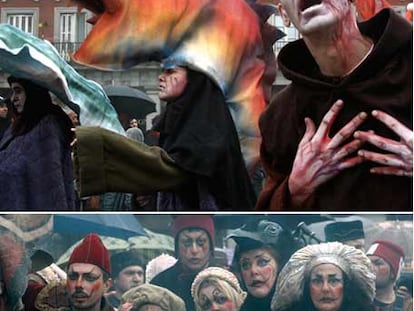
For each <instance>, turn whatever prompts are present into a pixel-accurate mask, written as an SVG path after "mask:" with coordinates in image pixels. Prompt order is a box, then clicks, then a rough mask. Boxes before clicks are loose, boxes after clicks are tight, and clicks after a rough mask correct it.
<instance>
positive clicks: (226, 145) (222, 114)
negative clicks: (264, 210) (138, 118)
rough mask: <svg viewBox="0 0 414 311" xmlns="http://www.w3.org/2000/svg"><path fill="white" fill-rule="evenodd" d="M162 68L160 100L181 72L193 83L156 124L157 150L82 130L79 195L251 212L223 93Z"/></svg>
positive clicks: (203, 78) (161, 206)
mask: <svg viewBox="0 0 414 311" xmlns="http://www.w3.org/2000/svg"><path fill="white" fill-rule="evenodd" d="M164 66H165V72H164V73H163V74H161V75H160V89H161V91H160V97H161V94H162V90H163V89H165V87H164V88H161V86H164V85H165V83H166V82H165V81H164V80H167V81H170V80H169V79H171V78H173V79H176V78H177V76H175V75H174V74H175V72H184V71H185V72H186V75H187V76H186V81H185V87H183V89H182V90H181V92H180V93H177V94H174V96H173V97H171V99H168V100H167V108H166V110H165V112H164V114H163V115H162V116H161V120H160V122H159V123H158V125H157V131H159V132H160V139H159V148H157V147H149V146H147V145H145V144H142V143H134V142H133V141H132V140H130V139H125V138H122V137H121V136H119V135H116V134H114V133H111V132H109V131H106V130H103V129H99V128H90V127H88V128H85V127H79V128H77V131H76V132H77V134H76V136H77V141H78V142H77V146H76V149H75V163H76V172H77V174H78V176H77V179H78V180H79V181H81V185H80V191H81V193H83V194H94V193H98V192H102V191H104V192H105V191H116V192H130V193H146V192H154V191H158V202H157V209H158V210H167V211H173V210H185V211H188V210H210V211H211V210H252V209H253V208H254V205H255V201H256V197H255V194H254V191H253V188H252V185H251V183H250V178H249V176H248V173H247V169H246V166H245V162H244V159H243V156H242V153H241V150H240V144H239V140H238V135H237V132H236V128H235V126H234V122H233V119H232V116H231V114H230V111H229V108H228V106H227V105H226V103H225V97H224V95H223V93H222V91H221V90H220V88H219V87H218V86H217V85H216V84H215V83H214V82H213V81H212V80H211V79H210V78H209V77H208V76H207V75H206V74H204V73H200V72H197V71H194V70H192V69H189V68H187V67H182V66H178V67H177V66H175V65H174V67H172V68H169V67H168V64H164ZM165 76H167V78H165ZM174 81H175V80H174ZM183 83H184V82H183ZM172 86H174V85H172Z"/></svg>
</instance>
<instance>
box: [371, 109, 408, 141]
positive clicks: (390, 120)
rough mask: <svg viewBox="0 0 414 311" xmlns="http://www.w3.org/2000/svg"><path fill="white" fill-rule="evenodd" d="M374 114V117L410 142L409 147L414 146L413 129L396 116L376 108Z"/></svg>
mask: <svg viewBox="0 0 414 311" xmlns="http://www.w3.org/2000/svg"><path fill="white" fill-rule="evenodd" d="M372 115H373V117H374V118H376V119H378V120H379V121H381V122H382V123H384V124H385V125H386V126H388V127H389V128H390V129H391V130H392V131H393V132H395V133H396V134H397V135H398V136H400V137H401V139H402V140H403V141H404V142H406V143H407V144H408V146H409V147H411V148H413V131H412V130H410V129H409V128H408V127H406V126H405V125H403V124H402V123H401V122H399V121H398V120H397V119H395V118H394V117H392V116H390V115H389V114H387V113H385V112H383V111H379V110H374V111H372Z"/></svg>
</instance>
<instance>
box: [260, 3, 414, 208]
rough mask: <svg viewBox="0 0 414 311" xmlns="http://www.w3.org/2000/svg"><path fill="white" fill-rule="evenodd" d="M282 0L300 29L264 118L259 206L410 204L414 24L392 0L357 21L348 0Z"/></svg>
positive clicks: (284, 54)
mask: <svg viewBox="0 0 414 311" xmlns="http://www.w3.org/2000/svg"><path fill="white" fill-rule="evenodd" d="M280 2H281V4H282V6H281V15H282V16H284V17H285V18H286V19H285V20H286V21H287V22H289V20H290V21H291V22H292V23H293V24H294V26H295V27H296V28H297V29H298V31H299V32H300V33H301V36H302V39H300V40H297V41H295V42H292V43H289V44H287V45H286V46H285V47H284V48H283V49H282V50H281V51H280V53H279V54H278V62H279V68H280V70H281V71H282V73H283V74H284V75H285V77H286V78H287V79H289V80H291V81H292V83H291V84H289V85H288V86H287V87H286V88H285V89H283V90H282V91H280V92H279V93H278V94H277V95H276V96H275V97H274V98H273V100H272V102H271V104H270V105H269V106H268V107H267V109H266V110H265V111H264V112H263V114H262V115H261V118H260V123H259V125H260V130H261V133H262V138H263V139H262V145H261V158H262V160H263V163H264V167H265V168H266V171H267V176H268V178H267V181H266V184H265V186H264V189H263V191H262V192H261V195H260V197H259V199H258V203H257V206H256V208H257V209H259V210H284V211H285V210H286V211H292V210H313V211H316V210H318V211H320V210H334V211H350V210H356V211H367V210H376V211H379V210H390V209H392V210H394V211H412V209H413V207H412V170H413V150H412V149H413V131H412V122H413V120H412V115H413V109H412V107H413V83H412V77H413V71H412V69H413V54H412V53H413V50H412V36H413V30H412V25H410V24H409V23H408V22H407V21H406V20H404V18H403V17H401V16H399V15H398V14H396V13H395V12H394V11H393V10H392V9H383V10H381V11H380V12H379V13H378V14H376V15H375V16H374V17H373V18H371V19H370V20H368V21H366V22H364V23H357V20H356V16H355V15H356V14H355V7H354V4H353V1H352V0H315V1H313V0H281V1H280Z"/></svg>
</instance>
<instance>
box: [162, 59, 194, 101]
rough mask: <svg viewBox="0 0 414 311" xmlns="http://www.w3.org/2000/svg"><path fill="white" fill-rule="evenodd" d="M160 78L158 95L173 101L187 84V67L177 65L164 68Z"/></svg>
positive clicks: (165, 99)
mask: <svg viewBox="0 0 414 311" xmlns="http://www.w3.org/2000/svg"><path fill="white" fill-rule="evenodd" d="M158 80H159V93H158V97H159V98H160V99H161V100H164V101H167V102H168V101H172V100H175V99H177V98H178V97H180V96H181V95H182V94H183V92H184V90H185V88H186V86H187V69H185V68H184V67H175V68H169V69H166V70H164V71H163V72H162V73H161V74H160V76H159V77H158Z"/></svg>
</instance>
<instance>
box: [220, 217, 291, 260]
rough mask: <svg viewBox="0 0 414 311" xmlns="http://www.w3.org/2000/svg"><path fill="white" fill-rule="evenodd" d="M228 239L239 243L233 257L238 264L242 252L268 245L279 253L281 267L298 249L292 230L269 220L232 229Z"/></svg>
mask: <svg viewBox="0 0 414 311" xmlns="http://www.w3.org/2000/svg"><path fill="white" fill-rule="evenodd" d="M226 239H233V240H234V241H235V242H236V244H237V246H236V249H235V253H234V258H233V264H236V265H237V261H238V259H239V256H240V254H241V253H243V252H246V251H249V250H252V249H256V248H260V247H263V246H268V247H270V248H272V249H273V250H274V251H276V253H277V254H278V257H279V258H278V264H279V266H280V267H281V266H283V265H284V263H285V262H286V261H287V259H288V258H289V257H290V255H291V254H292V253H293V252H294V251H295V250H296V244H295V242H294V239H293V237H292V234H291V232H290V231H289V230H287V229H286V228H285V227H283V226H282V225H281V224H279V223H277V222H272V221H269V220H260V221H259V222H252V223H249V224H246V225H244V226H242V227H241V228H238V229H235V230H232V231H231V232H230V233H229V235H228V236H227V237H226Z"/></svg>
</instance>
